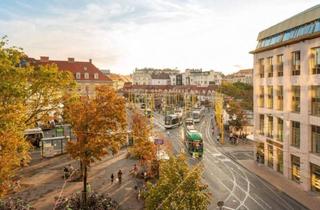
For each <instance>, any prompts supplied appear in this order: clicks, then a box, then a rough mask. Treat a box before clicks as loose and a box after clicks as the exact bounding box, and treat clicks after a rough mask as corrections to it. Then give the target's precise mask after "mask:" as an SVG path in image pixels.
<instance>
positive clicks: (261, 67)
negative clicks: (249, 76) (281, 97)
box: [259, 58, 264, 78]
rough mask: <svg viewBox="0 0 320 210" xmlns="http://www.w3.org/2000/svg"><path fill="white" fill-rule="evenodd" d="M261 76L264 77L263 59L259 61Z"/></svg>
mask: <svg viewBox="0 0 320 210" xmlns="http://www.w3.org/2000/svg"><path fill="white" fill-rule="evenodd" d="M259 75H260V78H263V77H264V59H263V58H260V59H259Z"/></svg>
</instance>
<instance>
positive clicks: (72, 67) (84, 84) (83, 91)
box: [30, 56, 113, 96]
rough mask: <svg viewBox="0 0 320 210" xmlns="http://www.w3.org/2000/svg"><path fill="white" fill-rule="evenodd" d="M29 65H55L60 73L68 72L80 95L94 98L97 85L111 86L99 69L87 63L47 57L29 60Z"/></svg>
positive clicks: (71, 59)
mask: <svg viewBox="0 0 320 210" xmlns="http://www.w3.org/2000/svg"><path fill="white" fill-rule="evenodd" d="M30 62H31V65H51V64H55V65H57V67H58V69H59V70H60V71H70V72H71V73H72V74H73V76H74V79H75V80H76V82H77V85H78V92H79V93H80V95H87V94H88V95H89V96H95V90H96V87H97V86H99V85H107V86H112V85H113V83H112V80H110V79H109V78H108V77H107V76H105V75H104V74H103V73H102V72H101V71H99V69H98V68H97V67H96V66H95V65H94V64H93V63H92V60H91V59H90V60H89V61H75V59H74V58H68V60H64V61H63V60H50V59H49V57H47V56H41V57H40V59H39V60H37V59H30Z"/></svg>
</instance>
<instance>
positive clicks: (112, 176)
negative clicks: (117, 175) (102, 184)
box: [110, 173, 114, 184]
mask: <svg viewBox="0 0 320 210" xmlns="http://www.w3.org/2000/svg"><path fill="white" fill-rule="evenodd" d="M110 179H111V184H113V180H114V175H113V173H112V174H111V177H110Z"/></svg>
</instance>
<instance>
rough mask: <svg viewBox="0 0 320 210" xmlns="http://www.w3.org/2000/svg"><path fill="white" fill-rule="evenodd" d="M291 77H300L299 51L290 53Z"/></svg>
mask: <svg viewBox="0 0 320 210" xmlns="http://www.w3.org/2000/svg"><path fill="white" fill-rule="evenodd" d="M292 75H300V51H295V52H292Z"/></svg>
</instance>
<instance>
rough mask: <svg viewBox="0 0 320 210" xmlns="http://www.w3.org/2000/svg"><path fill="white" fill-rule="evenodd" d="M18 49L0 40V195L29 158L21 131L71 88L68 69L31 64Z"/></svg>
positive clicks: (54, 108) (53, 107)
mask: <svg viewBox="0 0 320 210" xmlns="http://www.w3.org/2000/svg"><path fill="white" fill-rule="evenodd" d="M27 61H28V58H27V56H26V55H25V53H24V52H23V50H22V49H21V48H17V47H9V46H8V40H7V39H6V37H4V38H2V39H0V169H1V170H0V196H2V195H3V194H5V193H6V192H7V190H8V189H9V186H10V184H11V183H12V182H11V181H12V178H13V177H14V174H15V173H14V172H15V169H17V168H18V167H19V166H20V162H21V161H22V160H23V161H24V163H27V162H28V160H29V159H30V157H29V154H28V152H29V149H30V145H29V143H28V142H26V141H25V139H24V135H23V134H24V130H25V129H26V128H30V127H32V126H33V124H34V123H35V122H36V121H41V120H44V118H45V117H47V116H48V115H49V114H51V113H52V112H56V111H59V108H60V107H61V104H63V103H64V102H65V101H66V99H67V97H66V95H67V93H71V92H72V90H74V89H75V81H74V79H73V76H72V75H71V74H70V73H69V72H62V71H58V69H57V67H56V66H37V67H35V66H31V65H29V64H28V62H27Z"/></svg>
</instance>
